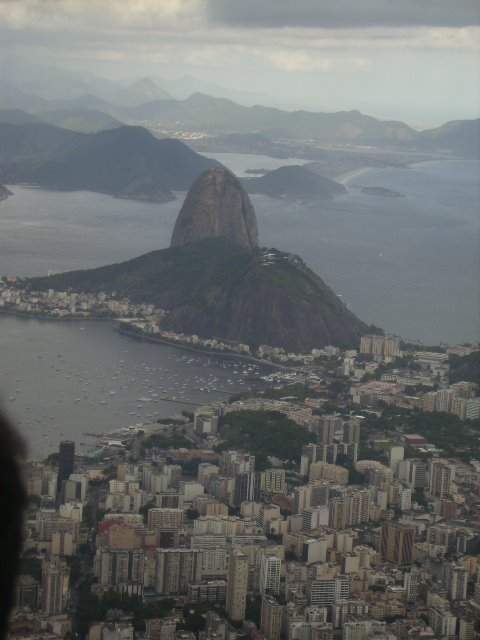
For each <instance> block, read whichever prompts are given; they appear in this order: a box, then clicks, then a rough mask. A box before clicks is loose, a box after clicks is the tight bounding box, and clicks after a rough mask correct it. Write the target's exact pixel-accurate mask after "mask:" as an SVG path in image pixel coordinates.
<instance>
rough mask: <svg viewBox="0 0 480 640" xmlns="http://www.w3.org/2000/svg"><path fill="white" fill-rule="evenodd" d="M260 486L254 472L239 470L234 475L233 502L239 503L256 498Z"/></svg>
mask: <svg viewBox="0 0 480 640" xmlns="http://www.w3.org/2000/svg"><path fill="white" fill-rule="evenodd" d="M259 495H260V487H259V482H258V475H257V474H256V473H255V472H248V473H247V472H246V471H241V472H240V473H237V475H236V476H235V493H234V499H233V504H235V505H237V506H238V505H240V504H241V503H242V502H245V501H255V500H258V497H259Z"/></svg>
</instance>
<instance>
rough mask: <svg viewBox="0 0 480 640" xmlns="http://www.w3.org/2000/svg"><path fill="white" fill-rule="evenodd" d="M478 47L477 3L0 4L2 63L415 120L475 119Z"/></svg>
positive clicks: (187, 0) (44, 0) (114, 0)
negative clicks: (183, 84) (200, 84)
mask: <svg viewBox="0 0 480 640" xmlns="http://www.w3.org/2000/svg"><path fill="white" fill-rule="evenodd" d="M479 43H480V2H479V0H0V55H1V58H2V60H3V61H4V62H3V63H0V64H3V65H11V64H12V61H13V60H16V59H23V60H31V61H34V62H36V63H39V64H46V65H55V66H60V67H64V68H69V69H81V70H87V71H91V72H94V73H96V74H100V75H104V76H106V77H109V78H112V79H122V78H128V77H140V76H155V77H160V78H161V77H165V78H172V77H175V76H181V75H183V74H191V75H194V76H196V77H198V78H201V79H202V80H208V81H212V82H216V83H218V84H223V85H226V86H228V87H232V88H237V89H239V90H242V91H250V92H255V93H259V94H268V96H271V99H270V103H271V104H272V103H275V104H277V105H278V106H279V107H299V108H301V107H303V108H307V109H312V110H319V111H320V110H323V111H326V110H329V111H333V110H338V109H359V110H361V111H364V112H367V113H371V114H373V115H378V116H380V117H393V118H399V119H403V120H406V121H408V122H410V123H413V124H417V123H425V124H439V123H441V122H443V121H446V120H449V119H455V118H473V117H478V115H479V110H480V109H479V105H480V80H479V78H480V49H479V46H480V44H479Z"/></svg>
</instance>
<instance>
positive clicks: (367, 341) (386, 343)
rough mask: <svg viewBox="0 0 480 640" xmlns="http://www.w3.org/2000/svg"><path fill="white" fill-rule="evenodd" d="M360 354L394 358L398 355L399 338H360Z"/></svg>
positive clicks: (373, 336) (371, 336)
mask: <svg viewBox="0 0 480 640" xmlns="http://www.w3.org/2000/svg"><path fill="white" fill-rule="evenodd" d="M360 353H364V354H367V355H372V356H377V357H380V356H385V357H390V358H394V357H396V356H399V355H400V338H398V337H397V336H377V335H366V336H362V337H361V338H360Z"/></svg>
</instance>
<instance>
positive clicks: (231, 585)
mask: <svg viewBox="0 0 480 640" xmlns="http://www.w3.org/2000/svg"><path fill="white" fill-rule="evenodd" d="M227 581H228V584H227V602H226V606H225V608H226V611H227V613H228V615H229V617H230V618H231V619H232V620H233V621H234V622H241V621H243V620H244V619H245V608H246V601H247V586H248V557H247V556H246V555H245V554H244V553H242V551H240V550H239V549H235V548H234V549H233V550H232V552H231V553H230V561H229V567H228V578H227Z"/></svg>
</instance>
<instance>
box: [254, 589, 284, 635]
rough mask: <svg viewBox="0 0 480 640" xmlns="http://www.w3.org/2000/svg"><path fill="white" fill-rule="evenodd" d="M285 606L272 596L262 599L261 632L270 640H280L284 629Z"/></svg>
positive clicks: (265, 596)
mask: <svg viewBox="0 0 480 640" xmlns="http://www.w3.org/2000/svg"><path fill="white" fill-rule="evenodd" d="M282 611H283V606H282V605H281V604H280V602H279V601H278V600H277V599H276V598H275V597H273V596H272V595H264V596H263V597H262V610H261V616H260V631H262V632H263V633H264V634H265V636H266V637H267V638H268V640H280V631H281V627H282Z"/></svg>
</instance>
